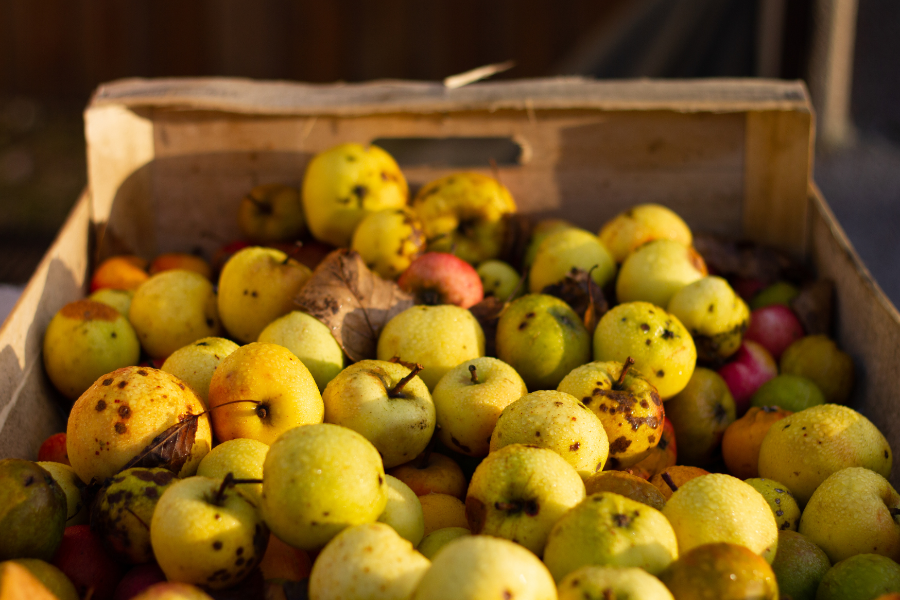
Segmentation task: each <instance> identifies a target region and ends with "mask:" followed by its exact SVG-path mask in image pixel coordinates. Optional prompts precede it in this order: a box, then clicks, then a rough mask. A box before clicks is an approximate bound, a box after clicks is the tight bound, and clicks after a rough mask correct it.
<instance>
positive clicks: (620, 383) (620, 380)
mask: <svg viewBox="0 0 900 600" xmlns="http://www.w3.org/2000/svg"><path fill="white" fill-rule="evenodd" d="M633 364H634V359H633V358H631V357H630V356H629V357H628V358H626V359H625V366H623V367H622V372H621V373H619V378H618V379H617V380H616V382H615V383H614V384H613V386H612V388H613V389H614V390H616V391H617V392H619V391H622V388H623V387H625V374H626V373H628V369H630V368H631V365H633Z"/></svg>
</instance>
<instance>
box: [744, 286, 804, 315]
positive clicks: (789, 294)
mask: <svg viewBox="0 0 900 600" xmlns="http://www.w3.org/2000/svg"><path fill="white" fill-rule="evenodd" d="M799 294H800V290H798V289H797V286H795V285H791V284H790V283H788V282H786V281H776V282H775V283H773V284H772V285H770V286H769V287H767V288H764V289H763V290H762V291H760V292H759V293H758V294H756V295H755V296H753V298H751V299H750V310H756V309H758V308H764V307H766V306H772V305H773V304H780V305H782V306H787V307H788V308H790V306H791V301H792V300H793V299H794V298H796V297H797V296H798V295H799Z"/></svg>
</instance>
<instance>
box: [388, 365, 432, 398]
mask: <svg viewBox="0 0 900 600" xmlns="http://www.w3.org/2000/svg"><path fill="white" fill-rule="evenodd" d="M422 368H423V367H422V365H420V364H419V363H416V364H415V365H413V367H412V371H410V372H409V374H408V375H407V376H406V377H404V378H403V379H401V380H400V381H398V382H397V385H395V386H394V387H393V388H391V391H389V392H388V397H390V398H397V397H398V396H399V395H400V394H401V393H402V392H403V388H404V387H406V384H407V383H409V382H410V381H412V378H413V377H415V376H416V375H418V373H419V371H421V370H422Z"/></svg>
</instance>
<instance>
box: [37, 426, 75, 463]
mask: <svg viewBox="0 0 900 600" xmlns="http://www.w3.org/2000/svg"><path fill="white" fill-rule="evenodd" d="M38 460H39V461H41V462H58V463H62V464H64V465H68V464H69V452H68V451H67V450H66V432H65V431H62V432H60V433H54V434H53V435H51V436H50V437H48V438H47V439H46V440H44V443H43V444H41V448H40V450H38Z"/></svg>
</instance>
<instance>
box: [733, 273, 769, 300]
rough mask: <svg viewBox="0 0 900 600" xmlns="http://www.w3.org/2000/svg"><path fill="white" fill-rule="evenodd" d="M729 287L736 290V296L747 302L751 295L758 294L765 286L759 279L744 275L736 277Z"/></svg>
mask: <svg viewBox="0 0 900 600" xmlns="http://www.w3.org/2000/svg"><path fill="white" fill-rule="evenodd" d="M731 287H732V288H734V291H735V292H737V294H738V296H740V297H741V298H743V299H744V300H745V301H746V302H749V301H750V299H751V298H753V296H755V295H756V294H758V293H759V292H761V291H762V290H763V288H765V287H766V284H765V283H764V282H763V281H762V280H761V279H751V278H745V277H736V278H735V279H734V281H732V282H731Z"/></svg>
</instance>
